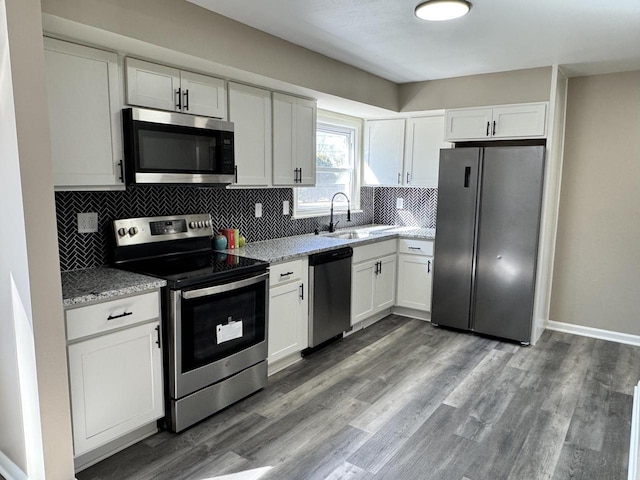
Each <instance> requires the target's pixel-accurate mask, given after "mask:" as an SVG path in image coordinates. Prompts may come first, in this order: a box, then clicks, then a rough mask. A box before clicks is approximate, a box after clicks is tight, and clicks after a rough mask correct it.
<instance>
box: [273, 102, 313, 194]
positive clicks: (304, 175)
mask: <svg viewBox="0 0 640 480" xmlns="http://www.w3.org/2000/svg"><path fill="white" fill-rule="evenodd" d="M316 118H317V107H316V102H315V100H308V99H305V98H299V97H294V96H291V95H285V94H282V93H274V94H273V184H274V185H289V186H294V187H302V186H314V185H315V184H316Z"/></svg>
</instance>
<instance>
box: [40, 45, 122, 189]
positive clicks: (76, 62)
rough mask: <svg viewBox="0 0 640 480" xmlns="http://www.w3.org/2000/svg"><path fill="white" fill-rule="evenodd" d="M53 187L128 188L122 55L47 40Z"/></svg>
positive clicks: (46, 61)
mask: <svg viewBox="0 0 640 480" xmlns="http://www.w3.org/2000/svg"><path fill="white" fill-rule="evenodd" d="M44 47H45V52H44V56H45V68H46V76H47V99H48V107H49V125H50V129H51V155H52V159H53V171H54V185H55V186H56V188H58V189H62V190H93V189H114V188H124V183H123V180H122V176H121V172H122V171H121V168H120V165H119V162H120V161H121V160H122V133H121V132H122V125H121V113H120V105H121V98H120V89H119V88H118V81H119V80H118V78H119V77H118V56H117V55H116V54H115V53H112V52H105V51H103V50H98V49H95V48H89V47H85V46H81V45H76V44H74V43H69V42H63V41H60V40H54V39H52V38H45V39H44Z"/></svg>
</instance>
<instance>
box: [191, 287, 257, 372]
mask: <svg viewBox="0 0 640 480" xmlns="http://www.w3.org/2000/svg"><path fill="white" fill-rule="evenodd" d="M265 296H266V288H265V282H260V283H257V284H254V285H249V286H247V287H243V288H240V289H236V290H232V291H228V292H224V293H219V294H216V295H212V296H207V297H200V298H195V299H192V300H185V299H184V298H183V300H182V322H181V323H182V331H181V335H182V373H186V372H189V371H191V370H195V369H196V368H199V367H202V366H205V365H208V364H210V363H212V362H215V361H217V360H220V359H222V358H225V357H228V356H229V355H232V354H234V353H237V352H239V351H242V350H244V349H246V348H249V347H251V346H253V345H256V344H258V343H260V342H264V340H265V327H266V325H265V324H266V320H265V314H266V312H265V305H266V298H265Z"/></svg>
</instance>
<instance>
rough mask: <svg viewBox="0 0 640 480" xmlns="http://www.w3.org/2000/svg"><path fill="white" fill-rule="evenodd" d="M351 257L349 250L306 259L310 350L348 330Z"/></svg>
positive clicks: (345, 248)
mask: <svg viewBox="0 0 640 480" xmlns="http://www.w3.org/2000/svg"><path fill="white" fill-rule="evenodd" d="M351 257H353V249H352V248H351V247H343V248H338V249H335V250H330V251H328V252H322V253H317V254H315V255H310V256H309V291H310V295H309V347H310V348H313V347H317V346H318V345H320V344H321V343H323V342H325V341H327V340H329V339H331V338H333V337H336V336H337V335H341V334H342V333H343V332H344V331H346V330H349V328H351Z"/></svg>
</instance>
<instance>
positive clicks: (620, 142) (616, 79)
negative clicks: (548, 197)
mask: <svg viewBox="0 0 640 480" xmlns="http://www.w3.org/2000/svg"><path fill="white" fill-rule="evenodd" d="M639 312H640V71H636V72H628V73H616V74H609V75H594V76H587V77H578V78H571V79H570V80H569V93H568V104H567V123H566V136H565V150H564V167H563V173H562V192H561V197H560V213H559V225H558V237H557V245H556V259H555V268H554V277H553V290H552V297H551V313H550V320H554V321H558V322H566V323H571V324H575V325H582V326H587V327H596V328H601V329H605V330H613V331H617V332H623V333H629V334H635V335H640V321H639V320H640V317H639Z"/></svg>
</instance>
